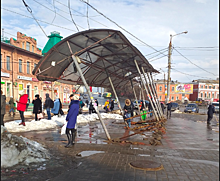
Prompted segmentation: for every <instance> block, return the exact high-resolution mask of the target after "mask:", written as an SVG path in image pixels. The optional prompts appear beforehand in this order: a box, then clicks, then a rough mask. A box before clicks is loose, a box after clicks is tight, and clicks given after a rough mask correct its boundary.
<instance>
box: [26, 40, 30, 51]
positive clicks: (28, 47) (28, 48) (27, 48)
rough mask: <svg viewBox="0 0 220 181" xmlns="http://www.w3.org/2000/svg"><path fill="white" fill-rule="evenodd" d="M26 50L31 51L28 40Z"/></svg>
mask: <svg viewBox="0 0 220 181" xmlns="http://www.w3.org/2000/svg"><path fill="white" fill-rule="evenodd" d="M26 50H28V51H30V43H29V42H26Z"/></svg>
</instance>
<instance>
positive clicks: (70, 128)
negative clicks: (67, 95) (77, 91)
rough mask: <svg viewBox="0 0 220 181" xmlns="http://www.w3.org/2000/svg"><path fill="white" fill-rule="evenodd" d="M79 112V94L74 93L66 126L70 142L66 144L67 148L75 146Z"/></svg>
mask: <svg viewBox="0 0 220 181" xmlns="http://www.w3.org/2000/svg"><path fill="white" fill-rule="evenodd" d="M78 113H79V96H78V95H74V96H73V97H72V99H71V103H70V109H69V112H68V114H67V116H66V121H67V122H68V123H67V126H66V135H67V138H68V144H67V145H66V146H65V147H66V148H68V147H71V146H73V145H74V143H75V137H76V123H77V115H78ZM70 132H71V134H70Z"/></svg>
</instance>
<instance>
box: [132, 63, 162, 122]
mask: <svg viewBox="0 0 220 181" xmlns="http://www.w3.org/2000/svg"><path fill="white" fill-rule="evenodd" d="M134 63H135V65H136V67H137V70H138V73H139V75H140V78H141V81H142V83H143V85H144V87H145V90H146V93H147V95H148V94H149V93H148V90H147V87H146V85H145V84H144V81H143V79H142V77H141V71H140V69H139V67H138V64H137V61H136V60H134ZM149 101H150V103H151V105H152V108H153V112H154V115H155V116H156V119H157V121H159V118H158V116H157V113H156V110H155V109H154V106H153V103H152V101H151V99H149Z"/></svg>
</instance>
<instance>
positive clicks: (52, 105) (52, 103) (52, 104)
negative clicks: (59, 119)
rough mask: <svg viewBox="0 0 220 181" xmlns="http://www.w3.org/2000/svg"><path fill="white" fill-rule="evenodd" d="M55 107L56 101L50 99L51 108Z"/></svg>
mask: <svg viewBox="0 0 220 181" xmlns="http://www.w3.org/2000/svg"><path fill="white" fill-rule="evenodd" d="M53 107H54V102H53V101H52V99H50V108H53Z"/></svg>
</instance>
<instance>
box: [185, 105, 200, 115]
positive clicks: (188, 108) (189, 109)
mask: <svg viewBox="0 0 220 181" xmlns="http://www.w3.org/2000/svg"><path fill="white" fill-rule="evenodd" d="M184 112H189V113H191V112H194V113H199V107H198V105H197V104H195V103H190V104H188V105H187V106H186V108H185V109H184Z"/></svg>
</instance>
